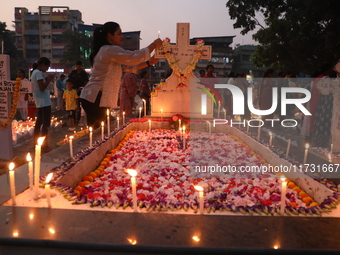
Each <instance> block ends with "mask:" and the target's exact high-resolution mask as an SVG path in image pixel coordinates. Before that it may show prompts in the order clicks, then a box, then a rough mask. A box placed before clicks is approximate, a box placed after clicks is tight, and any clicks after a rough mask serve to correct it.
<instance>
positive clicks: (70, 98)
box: [63, 79, 79, 131]
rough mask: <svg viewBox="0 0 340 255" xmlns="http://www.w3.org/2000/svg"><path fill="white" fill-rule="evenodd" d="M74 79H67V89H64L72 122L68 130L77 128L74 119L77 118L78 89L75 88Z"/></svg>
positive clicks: (66, 104) (65, 102)
mask: <svg viewBox="0 0 340 255" xmlns="http://www.w3.org/2000/svg"><path fill="white" fill-rule="evenodd" d="M73 85H74V81H73V80H72V79H68V80H67V81H66V87H67V90H65V91H64V95H63V101H64V105H65V106H66V111H68V112H69V115H68V118H69V122H70V128H69V129H68V131H74V130H76V128H75V127H74V120H75V118H76V109H77V98H79V96H78V95H77V91H76V90H75V89H73Z"/></svg>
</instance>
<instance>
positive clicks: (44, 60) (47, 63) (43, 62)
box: [37, 57, 51, 66]
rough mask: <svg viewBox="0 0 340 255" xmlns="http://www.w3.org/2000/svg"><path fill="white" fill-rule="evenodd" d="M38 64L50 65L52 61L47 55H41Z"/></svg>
mask: <svg viewBox="0 0 340 255" xmlns="http://www.w3.org/2000/svg"><path fill="white" fill-rule="evenodd" d="M37 65H38V66H40V65H45V66H50V65H51V61H50V60H49V59H48V58H46V57H41V58H39V59H38V61H37Z"/></svg>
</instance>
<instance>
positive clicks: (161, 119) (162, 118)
mask: <svg viewBox="0 0 340 255" xmlns="http://www.w3.org/2000/svg"><path fill="white" fill-rule="evenodd" d="M161 120H163V109H161Z"/></svg>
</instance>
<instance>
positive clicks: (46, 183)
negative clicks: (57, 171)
mask: <svg viewBox="0 0 340 255" xmlns="http://www.w3.org/2000/svg"><path fill="white" fill-rule="evenodd" d="M52 177H53V173H49V174H48V175H47V177H46V182H45V191H46V201H47V206H48V207H49V208H51V206H52V205H51V189H50V184H49V182H50V181H51V179H52Z"/></svg>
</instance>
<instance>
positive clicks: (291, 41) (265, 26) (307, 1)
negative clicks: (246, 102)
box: [226, 0, 340, 73]
mask: <svg viewBox="0 0 340 255" xmlns="http://www.w3.org/2000/svg"><path fill="white" fill-rule="evenodd" d="M226 7H227V8H228V9H229V15H230V18H231V19H232V20H235V23H234V24H233V26H234V28H241V29H242V30H241V34H242V35H244V34H247V33H248V32H250V31H253V30H255V29H256V28H258V31H257V32H256V33H255V34H254V35H253V39H254V40H255V41H257V42H259V44H260V45H259V46H258V47H257V49H256V51H255V52H254V54H253V56H252V60H253V61H254V64H255V65H257V66H271V67H274V68H280V69H282V70H283V69H285V70H287V69H290V70H295V71H300V72H305V73H312V72H313V71H315V70H317V69H318V68H319V67H321V66H325V65H328V66H332V65H333V64H335V63H336V61H337V60H338V59H339V58H340V37H339V35H338V33H339V31H340V16H339V15H338V10H339V9H340V1H337V0H327V1H319V0H303V1H301V0H229V1H228V2H227V4H226ZM258 17H262V19H263V21H260V19H259V18H258ZM261 22H263V23H261Z"/></svg>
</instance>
